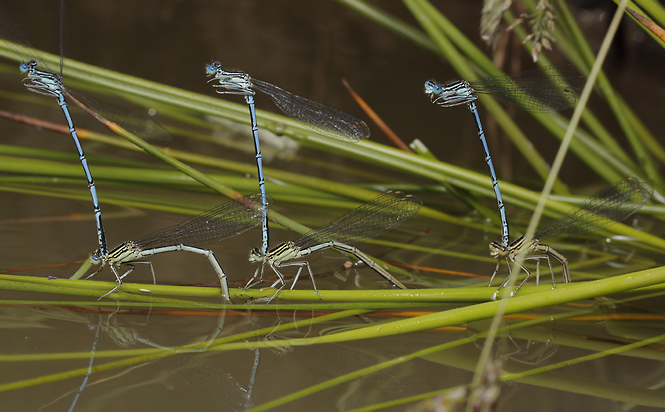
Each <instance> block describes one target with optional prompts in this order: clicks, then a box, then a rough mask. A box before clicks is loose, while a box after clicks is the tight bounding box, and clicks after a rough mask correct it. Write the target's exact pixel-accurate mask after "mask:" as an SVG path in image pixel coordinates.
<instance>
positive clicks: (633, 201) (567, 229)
mask: <svg viewBox="0 0 665 412" xmlns="http://www.w3.org/2000/svg"><path fill="white" fill-rule="evenodd" d="M652 194H653V188H652V187H651V186H650V185H649V184H648V183H645V182H640V181H639V180H638V179H637V178H635V177H627V178H625V179H623V180H620V181H618V182H617V183H614V184H613V185H611V186H608V187H606V188H605V189H603V190H601V191H600V192H598V193H596V194H595V195H593V196H592V197H590V198H588V199H587V200H585V201H584V202H583V203H582V204H581V205H579V206H577V207H575V208H573V209H571V210H570V211H569V212H568V213H566V214H565V215H563V216H561V217H559V218H558V219H556V220H554V221H553V222H551V223H550V224H548V225H547V226H545V227H543V228H541V229H539V230H538V231H537V232H536V233H534V235H533V238H532V239H531V240H530V241H529V242H526V241H525V238H524V236H520V237H519V238H518V239H517V240H515V241H514V242H513V243H511V244H510V245H509V246H507V247H506V246H503V245H501V244H499V243H498V242H492V243H490V255H491V256H492V257H494V258H497V259H499V260H498V261H497V263H496V268H495V269H494V273H493V274H492V278H491V279H490V286H491V285H492V280H494V276H496V274H497V272H498V270H499V266H500V264H501V259H505V260H506V263H507V264H508V271H509V275H508V277H507V278H506V280H504V281H503V282H502V283H501V286H499V290H501V288H502V287H504V286H505V285H506V284H507V283H508V279H510V275H511V274H512V266H511V262H516V258H517V255H518V254H519V253H520V252H522V251H523V250H524V249H526V254H531V255H529V256H527V257H526V258H525V259H528V260H536V265H537V266H536V284H538V282H539V277H540V259H547V265H548V266H549V269H550V273H551V274H552V287H553V288H554V287H556V285H555V283H554V271H553V270H552V263H551V262H550V257H552V258H554V259H556V260H557V261H558V262H559V263H561V266H562V267H563V281H564V282H565V283H570V271H569V269H568V259H566V257H565V256H563V255H562V254H561V253H559V252H557V251H556V250H554V249H552V248H551V247H550V246H548V245H544V244H542V243H540V241H541V240H543V239H545V238H547V237H550V236H555V235H562V234H584V233H590V232H594V231H596V230H600V229H602V228H605V227H608V226H610V225H612V224H614V223H616V222H620V221H622V220H624V219H627V218H628V217H630V216H631V215H633V214H634V213H635V212H637V211H638V210H640V209H641V208H642V206H644V204H645V203H646V202H647V201H648V200H649V199H650V198H651V195H652ZM532 253H535V255H533V254H532ZM520 267H521V268H522V269H523V270H524V272H525V273H526V277H525V278H524V280H523V281H522V283H520V285H519V286H518V287H517V288H516V289H515V290H514V291H513V292H512V293H511V296H513V295H515V293H517V291H518V290H519V289H520V288H521V287H522V285H524V283H525V282H526V281H527V280H528V279H529V277H530V276H531V272H530V271H529V270H528V269H527V268H525V267H524V266H522V265H520ZM499 290H497V292H496V294H495V298H496V297H497V296H498V293H499Z"/></svg>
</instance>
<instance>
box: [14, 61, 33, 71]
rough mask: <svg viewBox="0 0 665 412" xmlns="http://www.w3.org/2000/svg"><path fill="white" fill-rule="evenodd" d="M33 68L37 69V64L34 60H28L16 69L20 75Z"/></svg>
mask: <svg viewBox="0 0 665 412" xmlns="http://www.w3.org/2000/svg"><path fill="white" fill-rule="evenodd" d="M35 67H37V62H36V61H35V60H28V61H27V62H23V63H21V64H20V65H19V66H18V69H19V70H20V71H21V73H27V72H29V71H30V70H31V69H34V68H35Z"/></svg>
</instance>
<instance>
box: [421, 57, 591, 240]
mask: <svg viewBox="0 0 665 412" xmlns="http://www.w3.org/2000/svg"><path fill="white" fill-rule="evenodd" d="M583 82H584V78H583V77H581V76H580V75H579V74H578V73H577V72H576V71H575V69H574V68H573V67H572V66H571V65H562V66H547V67H542V68H538V69H534V70H527V71H524V72H521V73H519V74H516V75H514V76H511V77H508V76H496V77H489V78H486V79H480V80H476V81H473V82H467V81H465V80H457V81H454V82H451V83H449V84H446V85H442V84H439V83H437V82H436V81H434V80H428V81H426V82H425V94H426V95H427V96H429V98H430V99H431V101H432V102H433V103H436V104H438V105H439V106H442V107H451V106H457V105H460V104H466V105H467V106H468V108H469V110H470V111H471V113H472V114H473V118H474V119H475V121H476V127H477V129H478V137H479V138H480V142H481V143H482V145H483V151H484V153H485V162H486V163H487V167H488V168H489V173H490V179H491V180H492V187H493V188H494V195H495V197H496V201H497V204H498V207H499V216H500V217H501V245H502V246H508V242H509V240H510V233H509V230H508V219H507V218H506V211H505V206H504V204H503V199H502V198H501V190H500V188H499V181H498V180H497V177H496V173H495V172H494V165H493V164H492V157H491V156H490V152H489V148H488V146H487V140H486V139H485V132H484V131H483V126H482V124H481V123H480V116H479V115H478V109H477V107H476V102H475V101H476V99H478V94H489V95H491V96H493V97H495V98H497V99H499V100H501V101H503V102H505V103H508V104H511V105H514V106H517V107H520V108H522V109H524V110H528V111H533V112H550V111H557V110H564V109H568V108H571V107H574V106H575V104H577V93H579V91H580V88H581V86H582V84H583Z"/></svg>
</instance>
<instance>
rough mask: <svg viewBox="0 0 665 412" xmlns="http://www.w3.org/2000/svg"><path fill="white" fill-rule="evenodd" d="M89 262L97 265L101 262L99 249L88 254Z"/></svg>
mask: <svg viewBox="0 0 665 412" xmlns="http://www.w3.org/2000/svg"><path fill="white" fill-rule="evenodd" d="M90 263H92V264H93V265H99V264H100V263H102V252H101V251H100V250H99V249H97V250H95V251H94V252H92V255H91V256H90Z"/></svg>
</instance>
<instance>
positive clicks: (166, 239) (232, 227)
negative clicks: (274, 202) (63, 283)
mask: <svg viewBox="0 0 665 412" xmlns="http://www.w3.org/2000/svg"><path fill="white" fill-rule="evenodd" d="M269 204H270V200H269V199H265V198H264V197H263V196H262V195H261V194H254V195H251V196H247V197H239V198H237V199H235V200H232V201H230V202H227V203H224V204H222V205H220V206H217V207H214V208H212V209H210V210H208V211H206V212H203V213H201V214H200V215H198V216H195V217H192V218H190V219H187V220H185V221H184V222H182V223H180V224H177V225H175V226H170V227H167V228H164V229H161V230H158V231H156V232H153V233H151V234H149V235H147V236H145V237H143V238H142V239H139V240H137V241H131V240H128V241H125V242H123V243H121V244H120V245H119V246H117V247H116V248H115V249H113V250H111V251H110V252H108V253H106V254H103V253H102V252H101V251H100V250H96V251H95V252H94V253H93V254H92V257H91V258H90V261H91V262H92V263H93V264H96V265H99V264H101V265H102V266H101V267H100V268H99V270H97V271H96V272H94V273H92V274H91V275H90V276H88V278H90V277H92V276H94V275H95V274H96V273H98V272H99V271H100V270H102V269H103V268H104V266H105V265H108V266H109V267H110V268H111V271H113V274H114V275H115V277H116V280H117V281H118V286H116V287H114V288H113V289H111V290H110V291H109V292H106V293H105V294H104V295H102V296H101V297H100V299H101V298H103V297H104V296H106V295H108V294H110V293H112V292H114V291H116V290H117V289H118V288H119V287H120V286H122V279H123V278H124V277H125V276H127V275H128V274H130V273H131V272H132V271H133V270H134V266H133V265H132V264H131V263H130V262H134V263H147V264H148V265H150V270H151V272H152V277H153V282H155V271H154V269H153V267H152V263H150V262H149V261H138V259H141V258H145V257H146V256H152V255H156V254H158V253H165V252H175V251H178V250H184V251H186V252H192V253H197V254H199V255H203V256H206V257H207V258H208V260H209V261H210V264H211V265H212V267H213V269H214V270H215V272H216V273H217V276H218V277H219V281H220V283H221V287H222V296H223V297H224V298H225V299H226V300H230V296H229V288H228V284H227V281H226V274H225V273H224V271H223V270H222V267H221V266H220V265H219V263H218V262H217V260H216V259H215V257H214V255H213V253H212V251H211V250H207V249H202V248H200V247H199V246H203V245H207V244H211V243H217V242H221V241H222V240H226V239H230V238H232V237H235V236H238V235H240V234H241V233H244V232H246V231H248V230H250V229H252V228H254V227H256V226H258V225H260V224H261V217H262V216H263V213H264V210H263V209H264V208H266V207H268V206H269ZM121 265H127V266H129V269H128V270H127V271H126V272H125V273H123V274H122V275H121V274H120V271H119V269H120V266H121Z"/></svg>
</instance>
